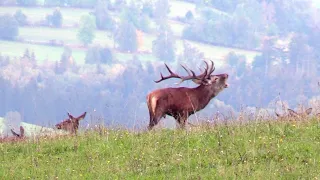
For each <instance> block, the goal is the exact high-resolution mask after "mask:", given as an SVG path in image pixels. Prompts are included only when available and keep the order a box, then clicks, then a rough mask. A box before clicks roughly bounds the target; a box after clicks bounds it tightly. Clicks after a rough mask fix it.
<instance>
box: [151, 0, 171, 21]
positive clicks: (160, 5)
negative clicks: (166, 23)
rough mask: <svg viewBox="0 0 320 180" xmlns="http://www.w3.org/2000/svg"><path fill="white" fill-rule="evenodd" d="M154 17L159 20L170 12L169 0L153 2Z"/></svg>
mask: <svg viewBox="0 0 320 180" xmlns="http://www.w3.org/2000/svg"><path fill="white" fill-rule="evenodd" d="M154 7H155V10H154V17H155V18H156V19H158V20H160V21H162V20H163V19H166V18H167V15H168V13H169V12H170V4H169V0H157V1H156V3H155V6H154Z"/></svg>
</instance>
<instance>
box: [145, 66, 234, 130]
mask: <svg viewBox="0 0 320 180" xmlns="http://www.w3.org/2000/svg"><path fill="white" fill-rule="evenodd" d="M206 65H207V68H206V69H205V71H204V72H203V73H202V74H200V75H198V76H196V75H195V73H194V72H193V71H192V70H189V71H188V70H187V69H186V68H185V67H184V66H183V68H184V69H185V70H186V71H187V72H188V74H189V76H180V75H177V74H175V73H173V72H172V71H171V70H170V69H169V67H168V66H167V65H166V68H167V69H168V71H169V73H170V75H169V76H166V77H163V75H162V74H161V79H160V80H158V81H155V82H156V83H158V82H161V81H162V80H165V79H169V78H179V79H182V81H185V80H192V81H193V82H194V83H196V84H200V85H199V86H198V87H196V88H187V87H179V88H164V89H158V90H155V91H153V92H151V93H149V94H148V95H147V105H148V109H149V115H150V123H149V126H148V129H149V130H151V129H152V128H153V127H154V126H155V125H157V124H158V123H159V121H160V119H161V118H162V117H165V116H166V115H169V116H172V117H174V118H175V119H176V121H177V122H178V123H179V125H180V127H181V128H184V127H185V124H186V121H187V118H188V117H189V116H190V115H192V114H194V113H195V112H197V111H200V110H201V109H203V108H205V107H206V106H207V105H208V103H209V102H210V100H211V99H212V98H214V97H215V96H217V95H218V94H219V92H221V91H222V90H223V89H225V88H227V87H228V84H227V83H226V81H227V79H228V74H219V75H211V73H212V72H213V71H214V67H213V62H212V66H211V67H210V68H209V67H208V64H207V63H206Z"/></svg>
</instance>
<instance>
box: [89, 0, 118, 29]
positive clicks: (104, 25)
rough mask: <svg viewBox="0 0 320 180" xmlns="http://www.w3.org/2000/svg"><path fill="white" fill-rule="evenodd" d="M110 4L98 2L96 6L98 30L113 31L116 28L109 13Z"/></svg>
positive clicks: (103, 0) (103, 1) (99, 0)
mask: <svg viewBox="0 0 320 180" xmlns="http://www.w3.org/2000/svg"><path fill="white" fill-rule="evenodd" d="M108 5H109V2H108V1H105V0H98V2H97V5H96V6H95V12H94V14H95V16H96V25H97V28H98V29H102V30H112V29H113V28H114V21H113V19H112V17H111V16H110V14H109V12H108Z"/></svg>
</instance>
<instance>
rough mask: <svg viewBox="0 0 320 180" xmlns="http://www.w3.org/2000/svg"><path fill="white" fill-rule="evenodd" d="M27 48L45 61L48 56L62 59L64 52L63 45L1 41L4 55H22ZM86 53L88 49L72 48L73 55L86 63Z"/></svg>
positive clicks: (0, 46) (0, 50) (51, 59)
mask: <svg viewBox="0 0 320 180" xmlns="http://www.w3.org/2000/svg"><path fill="white" fill-rule="evenodd" d="M27 48H28V49H29V51H30V52H32V51H33V52H34V53H35V55H36V59H37V60H38V61H39V62H41V61H43V60H44V59H46V58H48V60H49V61H56V60H60V57H61V54H62V52H63V48H62V47H53V46H42V45H35V44H27V43H18V42H11V41H0V53H1V54H2V55H7V56H10V57H20V56H22V55H23V53H24V51H25V50H26V49H27ZM85 53H86V51H84V50H76V49H73V50H72V54H73V57H74V58H75V60H76V61H77V62H78V63H84V57H85Z"/></svg>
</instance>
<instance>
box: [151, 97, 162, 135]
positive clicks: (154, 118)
mask: <svg viewBox="0 0 320 180" xmlns="http://www.w3.org/2000/svg"><path fill="white" fill-rule="evenodd" d="M157 104H158V99H157V98H155V97H150V96H148V97H147V105H148V109H149V116H150V122H149V126H148V129H149V130H151V129H152V128H153V127H154V126H155V125H157V124H158V123H159V121H160V119H161V117H162V116H163V111H161V109H159V108H158V106H157Z"/></svg>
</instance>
